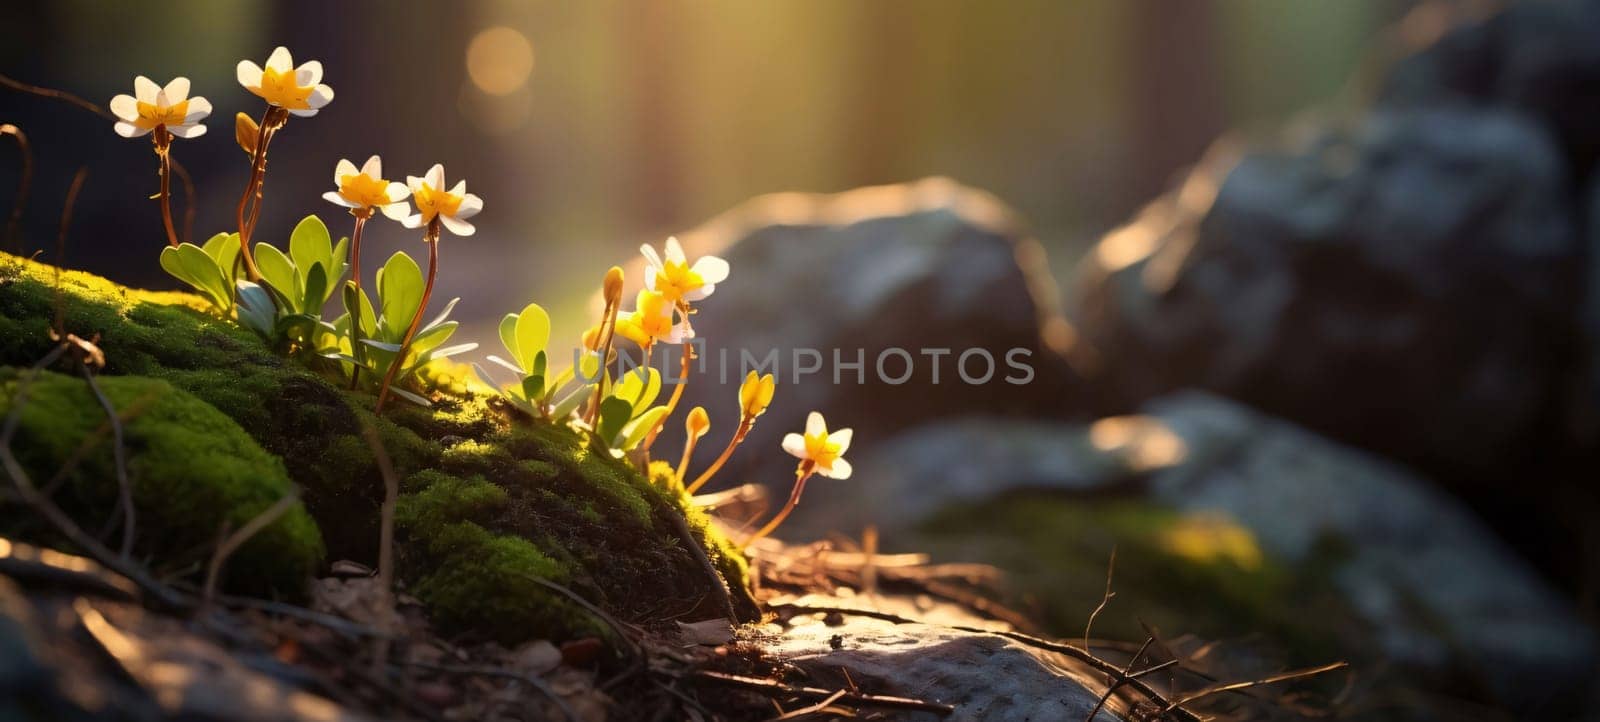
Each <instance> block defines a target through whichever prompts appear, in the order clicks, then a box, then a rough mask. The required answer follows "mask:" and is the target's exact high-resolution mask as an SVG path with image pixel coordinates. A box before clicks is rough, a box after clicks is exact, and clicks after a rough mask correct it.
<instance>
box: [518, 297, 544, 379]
mask: <svg viewBox="0 0 1600 722" xmlns="http://www.w3.org/2000/svg"><path fill="white" fill-rule="evenodd" d="M548 343H550V314H548V313H545V310H544V308H543V307H541V306H540V305H539V304H537V303H530V304H528V305H527V306H526V307H524V308H523V309H522V313H519V314H517V348H516V350H515V351H513V352H512V355H514V356H516V357H517V363H518V364H520V365H521V366H522V367H523V368H525V369H531V368H533V359H534V357H536V356H538V355H539V352H540V351H543V350H544V347H545V344H548Z"/></svg>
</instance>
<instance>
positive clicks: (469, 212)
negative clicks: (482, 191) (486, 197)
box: [456, 193, 483, 220]
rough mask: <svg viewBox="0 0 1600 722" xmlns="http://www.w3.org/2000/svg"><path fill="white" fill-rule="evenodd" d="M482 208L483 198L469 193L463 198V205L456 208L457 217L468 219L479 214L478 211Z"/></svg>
mask: <svg viewBox="0 0 1600 722" xmlns="http://www.w3.org/2000/svg"><path fill="white" fill-rule="evenodd" d="M482 210H483V199H482V198H479V197H477V196H475V195H473V194H471V193H468V194H467V196H466V197H465V198H462V199H461V207H460V208H457V209H456V217H457V218H460V219H461V220H466V219H468V218H471V217H473V216H475V215H478V212H479V211H482Z"/></svg>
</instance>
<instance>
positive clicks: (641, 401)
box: [611, 366, 661, 413]
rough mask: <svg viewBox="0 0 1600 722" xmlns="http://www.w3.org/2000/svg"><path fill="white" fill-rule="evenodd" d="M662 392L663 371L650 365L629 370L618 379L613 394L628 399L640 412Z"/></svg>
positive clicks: (648, 406)
mask: <svg viewBox="0 0 1600 722" xmlns="http://www.w3.org/2000/svg"><path fill="white" fill-rule="evenodd" d="M660 394H661V372H660V371H657V370H655V369H654V368H651V367H649V366H641V367H639V368H636V369H632V370H629V371H628V372H626V373H624V374H623V375H622V378H621V379H620V380H618V381H617V386H616V388H614V389H612V392H611V395H612V396H614V397H616V398H619V399H622V400H624V401H627V402H628V403H629V404H631V405H632V406H633V407H634V408H635V409H638V410H639V411H640V413H643V412H644V410H645V409H647V408H650V404H652V403H654V402H655V400H656V397H657V396H659V395H660Z"/></svg>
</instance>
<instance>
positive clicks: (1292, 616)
mask: <svg viewBox="0 0 1600 722" xmlns="http://www.w3.org/2000/svg"><path fill="white" fill-rule="evenodd" d="M908 541H911V542H913V543H915V544H917V545H918V548H919V549H925V550H928V551H931V552H933V553H935V554H936V555H938V556H942V557H954V556H959V557H960V558H961V559H963V560H966V561H972V560H974V559H977V560H982V561H986V562H989V563H993V564H996V565H998V566H1000V567H1001V568H1003V569H1005V570H1007V571H1008V572H1010V573H1011V579H1012V582H1013V584H1014V585H1015V590H1014V591H1015V592H1016V596H1017V597H1018V598H1019V599H1022V600H1028V601H1030V602H1031V605H1030V606H1031V607H1032V609H1030V610H1029V611H1032V612H1034V613H1035V616H1036V617H1037V618H1039V619H1040V620H1042V621H1043V622H1044V623H1045V625H1046V626H1047V627H1049V628H1050V629H1051V631H1053V632H1055V633H1057V634H1061V635H1064V636H1082V634H1083V625H1084V622H1085V621H1086V620H1087V619H1088V615H1089V612H1090V610H1092V609H1094V607H1095V605H1097V604H1098V603H1099V602H1100V597H1101V595H1102V594H1103V593H1104V592H1105V578H1106V576H1105V575H1106V564H1107V562H1108V559H1109V556H1110V554H1111V550H1112V548H1113V547H1115V549H1116V554H1117V561H1116V568H1115V574H1114V578H1113V589H1114V590H1115V592H1116V597H1115V599H1113V600H1112V601H1111V603H1110V606H1108V607H1107V609H1106V611H1104V612H1103V613H1101V615H1100V616H1099V617H1097V618H1096V620H1095V627H1094V629H1095V636H1098V637H1105V638H1112V639H1139V638H1142V637H1144V636H1145V632H1144V630H1143V629H1142V627H1141V626H1140V621H1141V620H1142V621H1145V622H1148V623H1150V624H1151V625H1153V626H1154V627H1156V628H1157V629H1161V630H1163V631H1165V632H1167V633H1169V634H1178V633H1193V634H1198V635H1200V636H1202V637H1204V638H1209V639H1222V638H1238V637H1244V636H1248V635H1253V634H1265V635H1267V636H1268V637H1270V638H1273V639H1277V640H1281V641H1282V642H1283V643H1284V645H1285V647H1286V648H1287V649H1288V650H1289V651H1290V653H1291V654H1292V655H1293V656H1294V657H1295V658H1296V660H1295V661H1297V662H1301V663H1313V662H1322V661H1326V659H1328V658H1330V657H1332V656H1336V655H1337V654H1339V653H1341V651H1342V650H1346V649H1348V648H1349V646H1347V640H1346V639H1345V638H1347V637H1351V636H1360V635H1367V634H1370V630H1369V629H1368V628H1367V626H1366V625H1365V624H1364V623H1363V622H1361V621H1359V617H1358V616H1357V615H1356V614H1355V613H1354V611H1353V610H1351V609H1350V608H1349V607H1348V604H1347V602H1345V601H1344V597H1343V595H1341V594H1340V593H1339V592H1338V591H1337V589H1336V588H1335V587H1334V586H1333V581H1332V579H1331V578H1329V577H1328V576H1325V575H1322V574H1318V573H1316V571H1315V570H1317V569H1319V568H1331V567H1332V564H1331V563H1329V564H1322V565H1319V564H1315V563H1313V564H1299V565H1296V566H1295V567H1294V568H1293V569H1290V568H1289V567H1286V566H1285V565H1282V564H1280V563H1278V562H1276V561H1275V560H1273V559H1272V558H1271V557H1268V556H1264V555H1262V553H1261V551H1260V549H1259V548H1258V547H1257V546H1256V545H1255V544H1254V540H1253V538H1252V537H1250V535H1249V532H1248V531H1247V530H1245V529H1243V528H1242V527H1238V526H1236V525H1233V524H1231V523H1230V522H1228V520H1226V519H1225V518H1221V517H1216V516H1209V515H1193V514H1183V513H1180V512H1177V511H1173V510H1171V509H1167V508H1164V507H1159V506H1153V505H1150V504H1148V503H1144V502H1138V501H1125V500H1104V499H1098V500H1089V499H1067V498H1062V497H1060V496H1053V495H1046V494H1021V495H1015V496H1010V497H1006V498H1003V499H999V500H996V501H992V502H989V503H986V504H983V505H980V506H977V507H971V506H965V507H960V508H956V509H950V510H948V511H946V512H945V513H942V514H940V515H938V516H937V517H935V518H934V519H932V520H930V521H929V522H928V523H926V524H924V525H923V526H922V527H921V529H920V530H919V532H918V534H916V535H915V537H914V538H913V539H911V540H908ZM1328 548H1329V549H1330V550H1331V549H1332V547H1331V546H1329V547H1328ZM1330 553H1331V551H1330Z"/></svg>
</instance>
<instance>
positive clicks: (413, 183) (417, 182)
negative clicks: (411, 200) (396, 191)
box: [406, 175, 426, 193]
mask: <svg viewBox="0 0 1600 722" xmlns="http://www.w3.org/2000/svg"><path fill="white" fill-rule="evenodd" d="M425 181H426V179H424V178H418V177H416V176H414V175H408V176H406V187H407V188H410V189H411V192H412V193H416V192H417V191H420V190H422V184H423V183H424V182H425Z"/></svg>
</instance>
